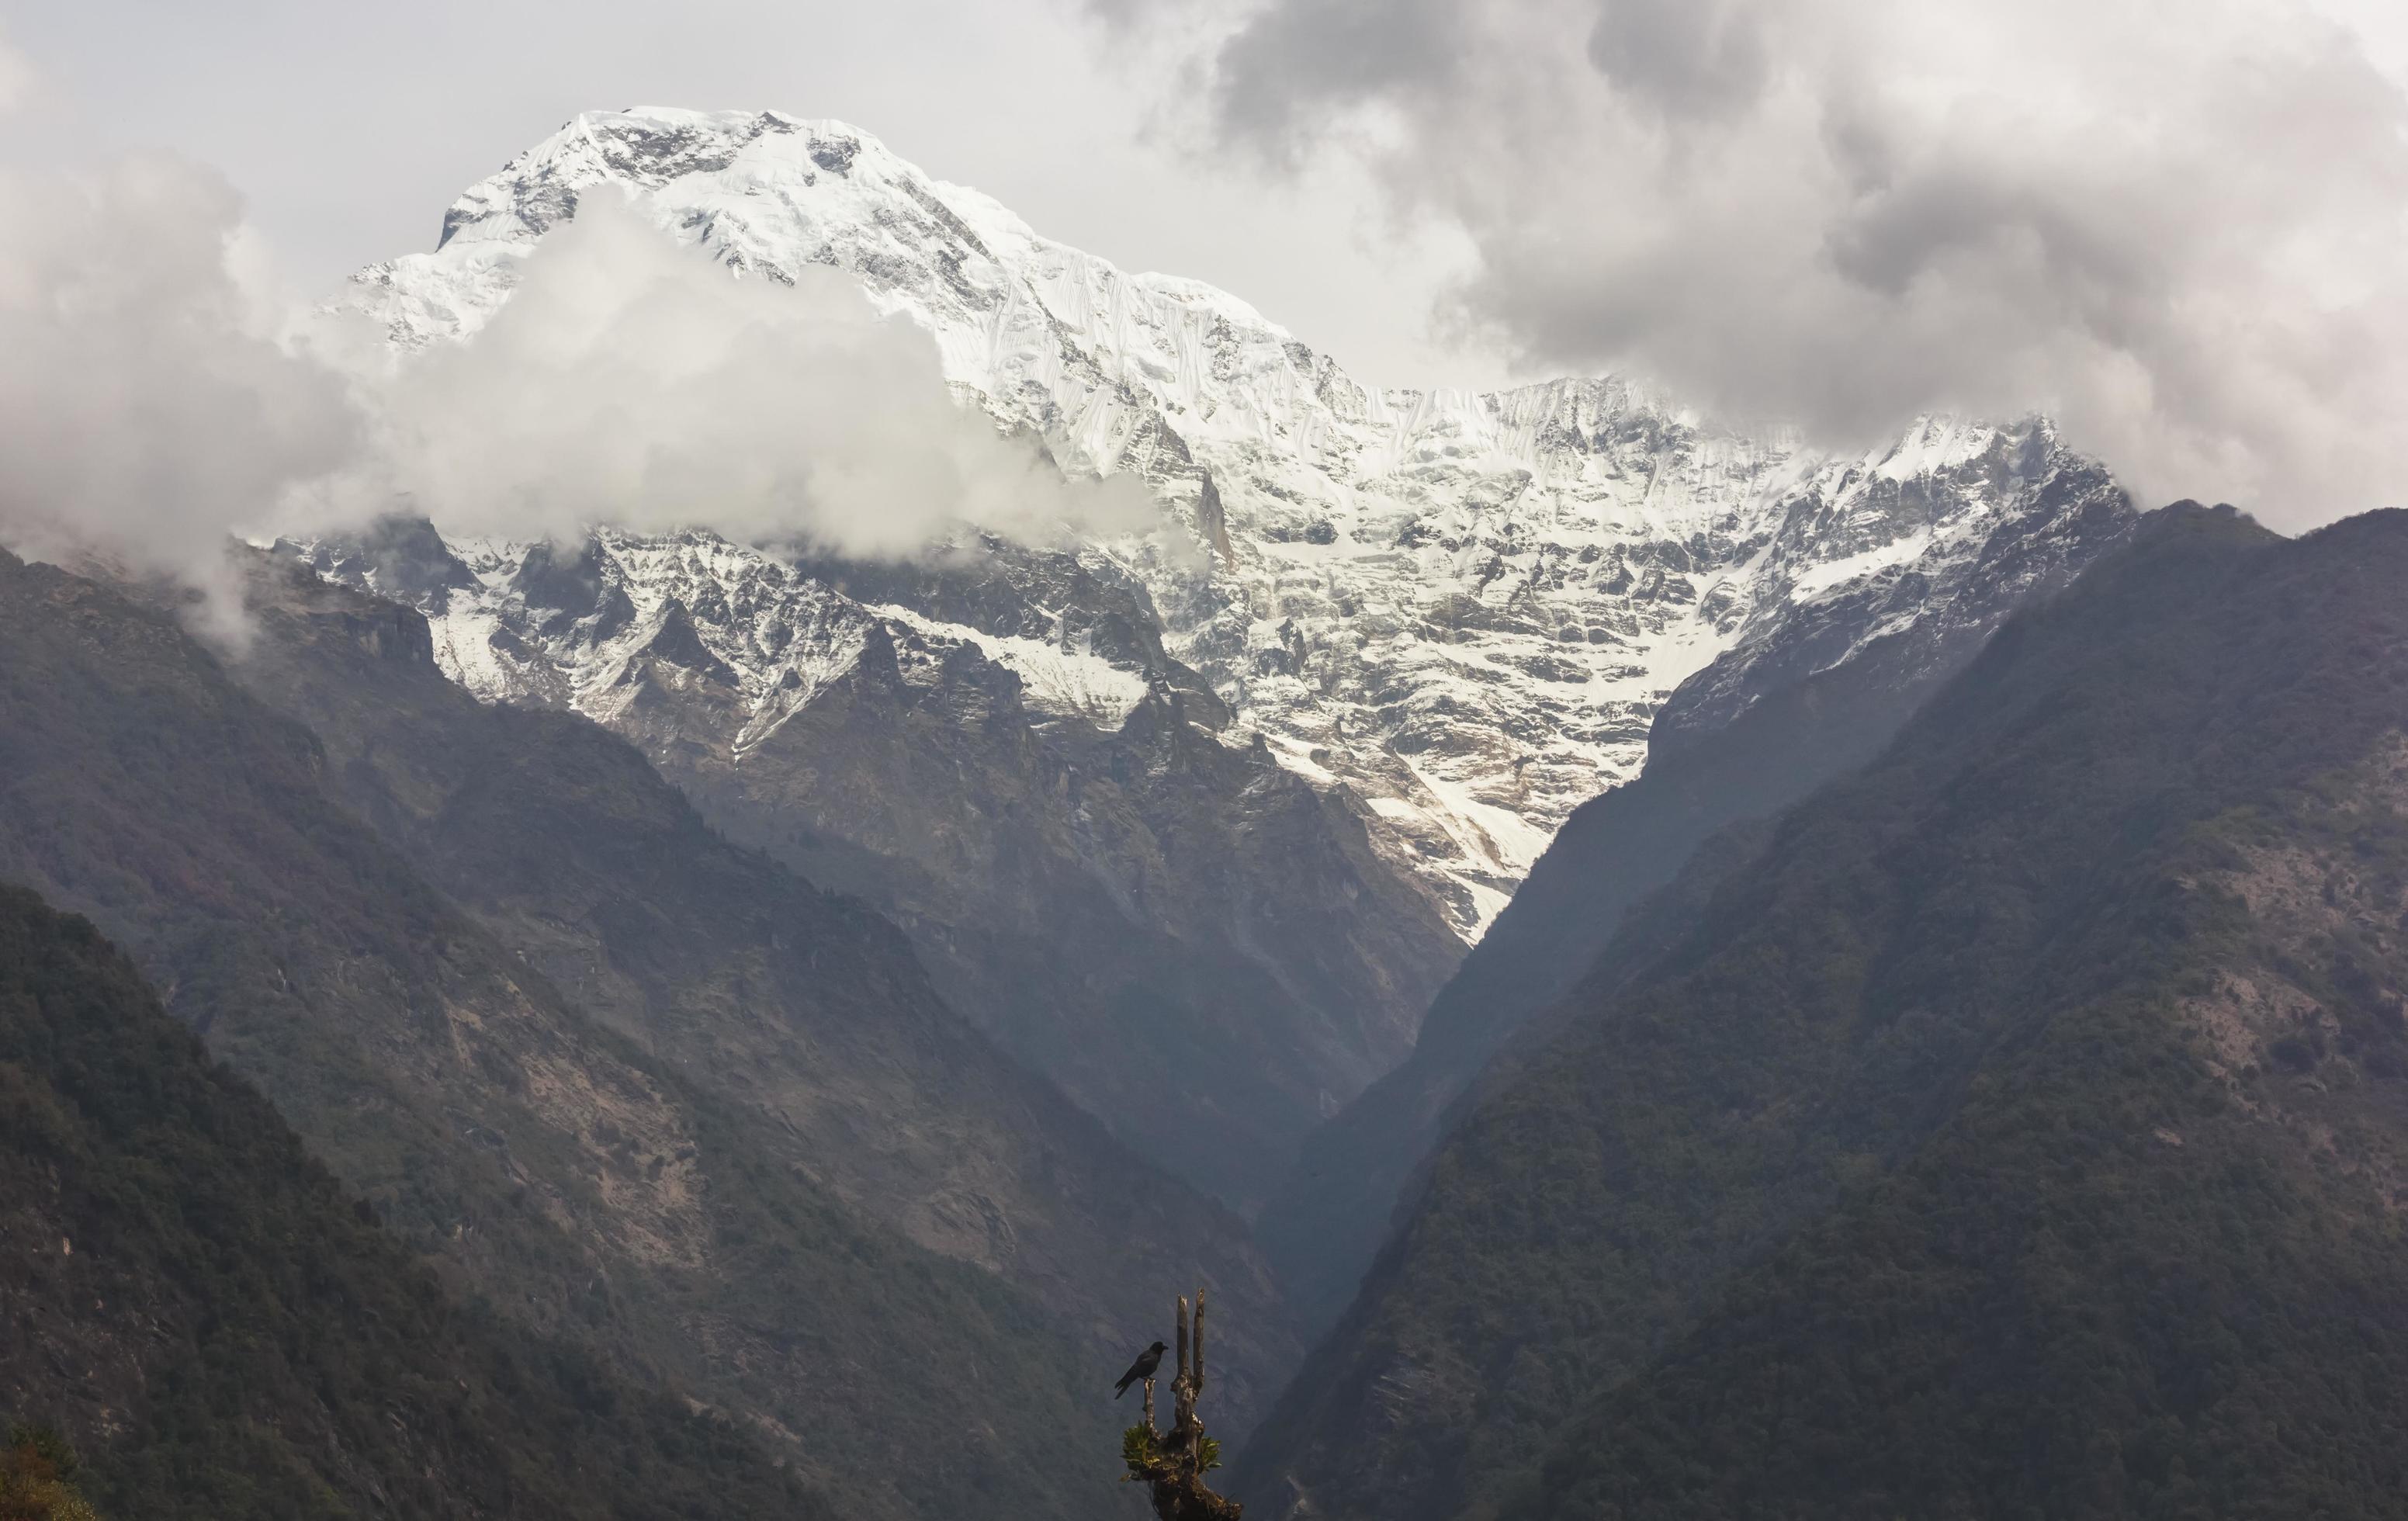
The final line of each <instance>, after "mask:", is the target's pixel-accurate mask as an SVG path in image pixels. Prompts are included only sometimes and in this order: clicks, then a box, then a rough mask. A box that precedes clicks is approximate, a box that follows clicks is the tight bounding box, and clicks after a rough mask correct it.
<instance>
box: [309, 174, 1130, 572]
mask: <svg viewBox="0 0 2408 1521" xmlns="http://www.w3.org/2000/svg"><path fill="white" fill-rule="evenodd" d="M363 369H364V370H365V371H366V372H367V373H370V374H373V375H374V376H375V378H374V379H372V380H364V381H363V384H362V388H361V392H360V395H362V397H363V399H364V405H365V407H366V410H367V412H368V413H369V415H370V417H371V418H372V419H373V421H374V437H373V449H372V453H371V460H370V467H369V468H368V469H367V470H366V471H365V472H363V473H362V475H361V476H360V477H359V478H358V479H356V480H355V481H353V482H351V491H350V493H349V496H350V499H351V500H352V501H354V502H356V501H358V500H360V499H361V495H362V488H365V489H366V493H367V495H369V496H371V497H374V498H379V499H390V497H391V496H392V495H395V494H407V495H409V496H410V497H411V498H413V499H414V500H415V501H416V502H417V503H418V504H419V507H420V509H421V510H423V511H424V512H426V513H427V514H428V515H430V516H433V517H434V518H435V519H436V520H437V522H440V523H442V524H445V525H446V526H457V527H460V528H465V529H469V530H472V531H476V532H480V533H489V534H504V535H509V536H512V537H517V538H534V537H538V536H549V537H554V538H566V537H569V536H573V535H574V534H576V533H577V532H579V531H580V530H581V529H582V528H583V527H584V526H586V525H587V524H594V523H611V524H619V525H621V526H624V527H629V528H635V529H638V530H660V529H667V528H674V527H682V526H688V525H696V524H699V525H707V526H710V527H712V528H715V529H717V530H718V531H720V532H723V533H725V534H728V535H730V536H731V537H735V538H746V539H751V540H754V541H768V540H772V539H775V540H789V539H798V540H802V541H806V542H809V543H810V544H812V545H814V546H816V547H818V548H821V549H826V550H833V551H836V552H841V553H845V554H851V555H864V556H878V557H902V556H910V555H912V554H915V553H918V552H922V551H924V550H925V549H926V548H927V547H928V546H929V545H930V544H931V543H933V542H935V541H937V540H939V539H940V538H944V537H946V536H947V535H948V534H949V533H950V532H951V531H952V530H953V529H954V528H956V527H959V526H966V525H967V526H975V527H979V528H982V529H985V530H987V531H990V532H993V533H997V534H1000V535H1002V536H1004V537H1006V538H1013V539H1016V540H1019V541H1022V542H1028V543H1050V542H1055V541H1058V540H1062V539H1065V538H1068V536H1071V535H1074V534H1100V535H1115V534H1125V533H1141V532H1144V531H1147V530H1148V529H1151V528H1153V527H1154V526H1155V525H1156V524H1157V522H1158V519H1157V514H1156V512H1155V510H1154V505H1153V502H1152V499H1151V498H1150V496H1148V495H1147V494H1146V492H1145V489H1144V487H1143V486H1142V484H1141V483H1140V482H1137V481H1131V480H1127V479H1123V478H1109V479H1106V480H1102V481H1095V480H1075V481H1074V480H1068V479H1066V478H1065V477H1064V475H1063V474H1062V472H1061V471H1060V469H1059V468H1058V467H1057V466H1055V465H1054V462H1053V460H1052V459H1051V457H1050V456H1048V455H1047V454H1046V453H1045V452H1043V450H1042V449H1041V447H1039V445H1038V444H1037V443H1036V442H1035V441H1034V440H1032V439H1028V438H1011V437H1006V436H1004V435H1002V434H999V433H998V432H997V431H996V428H995V426H994V424H993V423H991V422H990V421H989V420H988V419H987V417H986V416H985V414H984V413H982V412H981V411H978V410H976V409H972V408H969V407H967V406H964V405H963V404H961V403H960V402H959V401H957V400H956V398H955V397H954V395H953V392H952V391H951V389H950V388H949V387H948V385H947V383H946V380H945V377H944V373H943V370H942V367H941V365H940V363H939V358H938V354H937V349H936V344H935V341H934V340H933V339H932V338H931V337H929V336H928V335H927V334H926V333H925V332H924V331H922V330H921V329H920V328H918V327H916V326H913V325H912V324H910V323H909V322H907V321H905V320H902V319H899V318H894V319H890V318H885V317H882V316H880V315H878V314H877V313H876V312H875V311H874V310H873V309H871V307H870V305H869V303H868V301H867V298H866V297H865V296H864V295H863V294H862V292H861V290H860V287H859V285H858V283H857V282H856V281H855V280H853V279H852V278H851V277H850V276H848V275H846V274H844V273H843V272H841V271H839V270H835V269H822V268H819V267H816V266H813V267H811V268H809V269H806V270H805V271H803V272H802V274H801V276H800V277H799V278H798V279H797V280H796V281H795V282H794V283H792V284H788V283H786V282H784V281H781V280H768V279H764V278H761V277H758V276H753V277H750V278H743V279H738V278H737V277H735V276H734V275H732V274H731V273H730V272H729V271H728V270H726V269H725V268H724V267H723V266H721V265H718V264H716V263H715V262H713V261H712V260H711V259H710V257H709V256H708V255H707V254H705V253H703V252H701V251H697V250H695V249H694V248H691V247H688V246H686V245H683V244H681V243H680V242H678V241H677V240H676V239H674V238H673V237H670V236H668V235H667V233H666V232H664V231H663V230H662V229H660V228H659V227H657V226H655V225H654V224H653V223H652V221H651V220H650V219H649V218H647V217H646V216H645V215H644V214H643V212H642V211H641V210H639V209H638V208H637V207H635V206H633V205H631V204H629V203H628V202H626V201H625V200H623V199H620V198H617V197H613V196H610V195H608V194H595V195H589V196H587V197H586V198H585V200H584V202H583V203H582V204H581V206H580V208H579V209H578V213H577V216H576V218H575V220H573V221H571V222H567V223H565V224H564V225H562V226H560V227H558V228H555V229H554V230H553V231H552V233H550V234H549V235H547V236H546V237H545V239H544V241H543V243H542V244H541V245H540V246H539V247H538V248H537V249H536V251H534V252H533V253H532V254H530V255H529V256H528V257H527V259H526V261H525V264H524V266H523V271H522V274H521V277H520V280H519V281H518V284H517V287H516V289H515V290H514V291H513V292H512V294H511V295H510V298H509V300H508V301H507V302H505V303H504V304H503V306H502V308H501V309H500V310H499V311H498V312H496V313H495V316H494V317H493V319H492V320H491V321H490V322H489V323H486V324H485V326H484V327H483V328H482V329H480V331H479V332H478V333H477V334H476V335H475V336H474V337H472V338H470V339H468V340H467V341H465V342H462V343H458V344H449V345H437V346H435V347H432V348H430V349H427V350H424V351H422V352H418V353H415V354H411V355H409V356H407V357H406V358H403V359H401V360H400V361H399V362H398V363H397V364H395V365H394V366H391V367H390V368H389V369H388V368H384V367H382V366H373V365H371V366H363Z"/></svg>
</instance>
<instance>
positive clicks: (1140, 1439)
mask: <svg viewBox="0 0 2408 1521" xmlns="http://www.w3.org/2000/svg"><path fill="white" fill-rule="evenodd" d="M1178 1314H1179V1339H1178V1342H1177V1345H1178V1348H1179V1371H1178V1373H1177V1375H1176V1376H1174V1377H1173V1378H1172V1379H1171V1381H1170V1429H1169V1430H1168V1432H1163V1431H1157V1430H1155V1429H1154V1381H1153V1380H1152V1379H1148V1380H1146V1385H1145V1421H1144V1424H1142V1425H1140V1426H1133V1427H1131V1428H1128V1429H1127V1430H1126V1431H1125V1432H1123V1433H1122V1434H1121V1457H1122V1459H1123V1461H1125V1462H1126V1463H1127V1464H1128V1476H1129V1478H1130V1479H1131V1480H1133V1481H1135V1482H1136V1483H1139V1484H1142V1485H1146V1486H1147V1488H1148V1490H1149V1491H1150V1492H1151V1493H1152V1496H1153V1499H1154V1515H1155V1517H1156V1518H1157V1521H1239V1517H1240V1515H1241V1514H1243V1509H1244V1508H1243V1507H1242V1506H1240V1505H1239V1504H1238V1502H1237V1501H1235V1500H1232V1499H1223V1498H1222V1497H1220V1496H1219V1495H1216V1494H1214V1493H1213V1492H1212V1491H1211V1489H1208V1488H1206V1487H1205V1485H1204V1475H1205V1474H1207V1473H1210V1472H1211V1471H1213V1470H1214V1469H1216V1468H1218V1467H1220V1466H1221V1444H1220V1443H1219V1442H1215V1441H1213V1440H1212V1439H1211V1437H1208V1436H1206V1435H1205V1434H1204V1423H1203V1421H1202V1420H1200V1419H1199V1418H1198V1417H1197V1414H1196V1401H1197V1399H1198V1398H1199V1397H1200V1396H1201V1395H1202V1394H1203V1393H1204V1291H1203V1290H1202V1289H1200V1288H1199V1289H1197V1291H1196V1311H1195V1313H1194V1315H1193V1317H1191V1316H1190V1315H1189V1313H1188V1310H1187V1300H1186V1299H1184V1298H1182V1299H1180V1301H1179V1309H1178Z"/></svg>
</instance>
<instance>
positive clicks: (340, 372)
mask: <svg viewBox="0 0 2408 1521" xmlns="http://www.w3.org/2000/svg"><path fill="white" fill-rule="evenodd" d="M23 78H24V74H23V71H22V65H21V64H18V63H16V62H15V61H13V60H12V59H11V57H10V55H8V54H7V52H6V50H5V47H0V87H5V88H7V89H11V90H14V89H19V88H22V86H21V85H18V84H11V83H10V81H11V80H22V79H23ZM264 269H265V263H264V260H263V259H262V258H261V257H260V251H259V250H258V249H257V248H256V247H255V246H254V244H253V243H252V241H251V239H250V238H249V237H247V236H246V234H245V233H244V231H243V227H242V222H241V203H240V199H239V197H238V196H237V195H236V193H235V191H234V190H233V188H232V187H231V186H229V185H228V184H227V183H226V182H225V181H224V180H223V179H222V178H220V177H219V176H217V175H216V174H214V173H212V172H211V171H209V170H208V169H206V168H204V167H201V166H199V165H193V164H191V163H189V162H187V161H184V160H180V159H177V158H174V157H169V156H160V157H155V158H147V159H143V160H139V161H134V162H127V163H122V164H118V165H112V166H110V167H108V168H106V169H102V170H97V171H93V172H88V173H81V174H66V173H35V172H21V171H0V542H5V543H7V545H8V546H9V547H11V548H13V549H16V550H18V551H20V552H27V553H32V554H36V555H42V556H46V557H62V556H68V555H72V554H74V553H76V552H84V551H93V550H96V551H99V552H103V553H106V554H108V555H110V556H113V557H115V558H117V559H120V560H122V561H123V562H125V563H126V564H128V565H130V566H132V567H136V568H137V569H140V570H144V571H150V572H160V573H168V574H173V575H178V576H180V577H182V578H184V579H185V580H187V581H191V582H192V583H193V584H194V585H196V586H198V587H200V588H201V589H202V590H203V592H204V593H205V594H207V595H208V601H207V602H206V603H205V611H206V614H207V615H208V618H209V620H210V621H211V622H212V623H214V624H216V625H217V626H218V627H220V628H221V629H223V630H226V631H228V632H237V633H238V628H239V625H238V622H237V621H236V619H235V618H234V617H233V615H232V614H231V613H230V612H229V611H228V610H227V609H226V607H225V605H224V599H223V598H222V597H221V596H219V595H217V594H218V592H219V591H220V590H221V584H222V577H221V576H220V574H219V567H221V565H222V556H223V552H224V547H225V545H226V543H227V539H228V536H229V535H233V534H239V533H252V534H261V533H271V532H283V533H309V532H313V531H316V532H322V531H330V530H335V529H339V528H343V527H348V526H355V525H358V524H364V523H366V522H367V521H368V520H370V519H372V518H373V517H375V516H377V515H378V514H380V513H382V512H386V511H390V510H392V509H394V507H395V506H396V505H399V504H402V503H407V504H409V506H410V507H411V508H412V509H414V510H416V511H419V512H422V513H423V514H425V515H427V516H430V517H433V518H435V519H436V520H437V521H438V522H440V523H442V524H445V525H446V526H447V527H456V528H459V529H464V530H467V531H471V532H478V533H485V534H493V535H499V536H506V537H510V538H539V537H551V538H569V537H573V536H574V535H576V534H578V533H579V532H580V531H581V530H582V529H584V528H585V527H587V526H589V525H592V524H597V523H611V524H621V525H624V526H626V527H631V528H636V529H654V530H656V529H665V528H671V527H678V526H685V525H689V524H702V525H708V526H710V527H712V528H715V529H717V530H719V531H721V532H724V533H727V534H730V535H732V536H737V537H743V538H753V539H755V540H759V541H770V540H776V541H781V542H799V543H804V544H808V545H810V546H813V547H815V548H821V549H826V550H833V551H838V552H844V553H847V554H853V555H866V556H881V555H883V556H909V555H911V554H914V553H917V552H921V551H923V550H924V549H925V548H926V547H928V546H929V545H930V544H931V543H932V542H933V541H935V540H937V539H939V538H941V537H943V536H945V535H946V534H948V533H949V532H951V531H953V530H954V529H957V528H959V527H962V526H965V525H968V526H975V527H979V528H983V529H986V530H989V531H992V532H996V533H999V534H1002V535H1004V536H1006V537H1010V538H1017V539H1020V540H1022V541H1025V542H1051V541H1054V540H1055V539H1058V538H1062V537H1063V536H1065V535H1066V534H1069V533H1073V532H1077V533H1105V534H1113V533H1141V532H1145V531H1148V530H1150V529H1152V528H1154V527H1155V526H1157V525H1158V523H1159V520H1158V517H1157V514H1156V513H1155V511H1154V507H1153V504H1152V502H1151V499H1150V498H1149V496H1148V495H1147V494H1146V492H1145V490H1144V488H1143V486H1142V485H1141V484H1140V483H1139V482H1137V481H1129V480H1108V481H1071V480H1068V479H1066V478H1065V477H1064V476H1063V475H1062V473H1061V471H1060V470H1059V469H1058V468H1056V466H1054V463H1053V461H1052V460H1051V459H1050V457H1048V456H1047V455H1046V454H1045V452H1043V450H1042V448H1041V447H1040V446H1039V445H1038V444H1037V443H1036V442H1035V441H1033V440H1029V439H1025V438H1007V437H1004V436H1003V435H1001V434H999V433H998V432H997V431H996V428H995V427H994V426H993V425H992V423H990V422H989V421H988V419H987V418H986V417H985V416H984V415H983V414H982V413H981V412H978V411H976V410H975V409H969V408H967V407H964V406H962V405H961V404H959V403H958V402H957V401H956V400H955V398H954V396H953V394H952V392H951V390H950V389H949V388H948V386H947V384H946V382H945V379H944V375H943V372H942V369H941V366H940V364H939V358H938V354H937V351H936V347H935V343H934V341H933V340H932V339H931V338H930V337H928V335H926V334H925V333H924V332H922V331H920V330H919V329H918V328H916V327H913V326H911V325H910V324H909V323H905V322H901V321H890V320H886V319H882V318H881V317H879V316H878V315H876V314H875V313H874V312H873V311H872V310H871V309H870V308H869V306H868V304H867V300H866V299H865V297H864V296H863V295H862V294H861V293H860V291H859V290H858V288H857V286H856V285H855V284H854V282H853V280H850V279H848V278H847V277H845V276H844V275H842V274H841V273H839V272H838V271H834V270H828V271H819V270H812V271H810V276H811V278H810V279H807V280H803V281H801V282H799V283H796V284H793V285H788V284H784V283H781V282H778V281H774V280H765V279H761V278H757V277H755V278H751V279H738V277H736V276H735V275H734V274H733V273H731V272H730V271H729V270H728V269H726V268H725V267H724V266H723V265H719V264H717V263H716V262H714V261H713V260H712V259H711V258H710V256H709V255H708V254H707V253H704V252H702V251H698V250H695V249H694V248H691V247H688V246H686V245H683V244H681V243H680V242H679V241H678V240H677V239H676V238H675V237H672V236H671V235H670V234H669V233H668V232H667V231H665V230H664V229H661V228H659V227H656V226H655V225H653V224H652V222H649V221H648V220H646V219H645V218H644V217H643V216H642V215H641V213H639V212H638V210H636V209H635V208H632V207H630V206H627V205H624V204H614V203H613V202H611V201H610V199H609V197H607V196H592V197H588V199H587V202H586V205H585V207H584V208H582V209H581V213H580V215H579V217H578V218H577V220H576V221H575V222H572V223H570V224H568V225H566V226H565V227H563V228H560V229H558V230H557V231H555V232H554V233H553V234H552V236H551V237H548V238H547V239H546V240H545V242H544V244H543V246H542V247H541V248H539V249H538V250H537V251H535V252H534V253H533V254H532V255H531V256H529V257H528V259H527V260H526V261H525V264H524V266H523V278H522V279H521V280H520V282H519V285H518V287H517V290H516V292H515V294H513V295H512V297H511V299H510V300H509V302H508V303H506V304H505V305H504V307H503V309H501V311H500V312H499V313H498V314H496V316H495V318H494V319H493V321H492V322H491V323H488V324H487V325H486V327H485V328H484V329H483V330H482V331H481V332H480V334H479V335H478V336H477V337H475V338H473V339H472V340H469V341H467V342H465V343H461V344H457V345H446V346H438V347H437V348H434V349H431V350H428V351H424V352H420V353H417V354H413V355H409V356H402V355H398V354H396V353H395V352H393V351H391V350H389V349H388V348H386V346H385V345H384V344H383V343H382V341H381V338H380V335H377V334H374V333H371V332H368V331H366V328H365V324H364V323H360V322H359V321H358V320H357V319H345V318H342V317H339V316H336V315H333V314H329V313H324V312H318V313H304V312H302V311H299V310H298V309H295V308H294V307H293V306H292V305H290V304H287V303H282V302H279V301H278V300H276V299H274V298H272V297H271V296H270V295H269V294H267V292H268V282H267V280H265V275H264Z"/></svg>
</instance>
